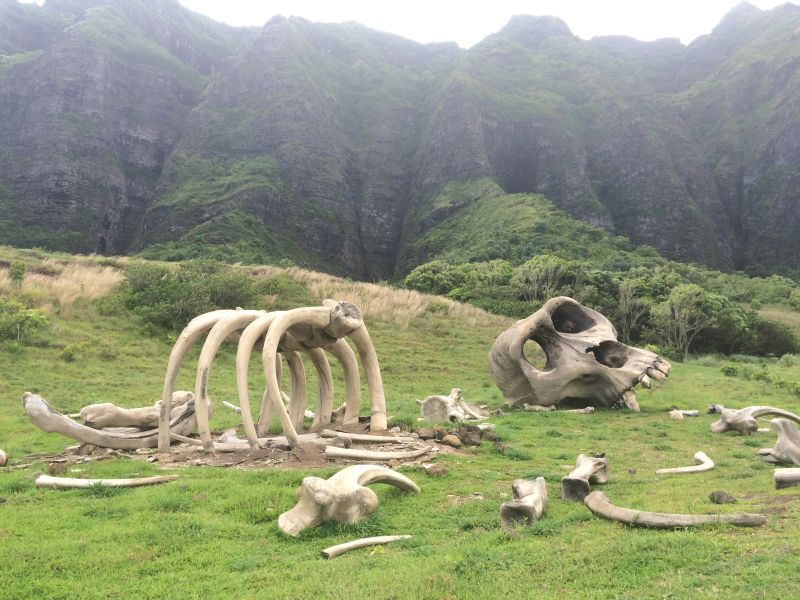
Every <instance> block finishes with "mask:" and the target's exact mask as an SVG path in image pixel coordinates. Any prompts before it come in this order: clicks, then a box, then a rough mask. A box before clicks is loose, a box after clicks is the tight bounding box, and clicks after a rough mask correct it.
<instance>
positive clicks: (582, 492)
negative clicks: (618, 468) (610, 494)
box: [561, 454, 609, 502]
mask: <svg viewBox="0 0 800 600" xmlns="http://www.w3.org/2000/svg"><path fill="white" fill-rule="evenodd" d="M608 479H609V472H608V459H607V458H594V457H591V456H586V455H585V454H580V455H578V459H577V460H576V461H575V469H574V470H573V471H572V472H571V473H570V474H569V475H567V476H566V477H564V478H563V479H562V480H561V498H562V499H564V500H574V501H576V502H580V501H581V500H583V499H584V498H585V497H586V494H588V493H589V490H590V489H591V486H590V485H589V484H590V483H607V482H608Z"/></svg>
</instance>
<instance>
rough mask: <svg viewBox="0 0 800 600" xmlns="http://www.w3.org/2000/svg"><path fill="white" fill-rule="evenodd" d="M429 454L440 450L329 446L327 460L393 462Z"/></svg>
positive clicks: (430, 448)
mask: <svg viewBox="0 0 800 600" xmlns="http://www.w3.org/2000/svg"><path fill="white" fill-rule="evenodd" d="M429 452H438V449H436V448H433V447H426V448H420V449H418V450H399V451H383V450H360V449H356V448H334V447H332V446H328V447H327V448H325V458H347V459H350V460H393V459H403V458H417V457H419V456H424V455H425V454H428V453H429Z"/></svg>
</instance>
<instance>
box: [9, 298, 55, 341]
mask: <svg viewBox="0 0 800 600" xmlns="http://www.w3.org/2000/svg"><path fill="white" fill-rule="evenodd" d="M45 327H47V317H46V316H44V315H43V314H42V313H40V312H39V311H37V310H34V309H32V308H27V307H26V306H25V305H24V304H21V303H20V302H17V301H16V300H11V299H9V298H0V339H3V340H12V341H14V342H17V343H18V344H22V343H24V342H25V341H26V340H27V339H29V338H30V336H31V335H32V334H33V333H35V332H37V331H39V330H42V329H44V328H45Z"/></svg>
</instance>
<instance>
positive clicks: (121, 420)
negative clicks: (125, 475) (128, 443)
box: [67, 391, 194, 429]
mask: <svg viewBox="0 0 800 600" xmlns="http://www.w3.org/2000/svg"><path fill="white" fill-rule="evenodd" d="M191 400H194V394H192V392H186V391H178V392H174V393H173V394H172V406H173V409H172V412H171V415H170V419H174V418H175V417H177V416H178V415H179V414H180V413H181V411H182V408H181V407H182V406H183V405H184V404H186V403H187V402H189V401H191ZM160 412H161V401H160V400H159V401H158V402H156V403H155V405H153V406H144V407H141V408H124V407H121V406H117V405H115V404H112V403H110V402H103V403H100V404H88V405H86V406H84V407H83V408H82V409H81V411H80V412H79V413H78V415H77V417H78V418H80V419H81V420H82V421H83V424H84V425H86V426H87V427H91V428H93V429H106V428H107V427H137V428H139V429H145V428H147V429H155V428H157V427H158V419H159V414H160ZM67 416H69V415H67Z"/></svg>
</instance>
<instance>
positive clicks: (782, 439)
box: [758, 419, 800, 466]
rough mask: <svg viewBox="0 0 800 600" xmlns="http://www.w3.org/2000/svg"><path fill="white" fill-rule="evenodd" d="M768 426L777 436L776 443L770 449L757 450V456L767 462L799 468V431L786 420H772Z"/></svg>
mask: <svg viewBox="0 0 800 600" xmlns="http://www.w3.org/2000/svg"><path fill="white" fill-rule="evenodd" d="M769 424H770V427H772V430H773V431H774V432H775V433H777V434H778V441H777V442H775V445H774V446H773V447H772V448H762V449H761V450H759V451H758V454H759V456H761V458H762V459H764V460H766V461H768V462H779V463H789V464H792V465H797V466H800V430H798V429H797V425H795V424H794V423H792V422H791V421H789V420H787V419H772V420H771V421H770V422H769Z"/></svg>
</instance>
